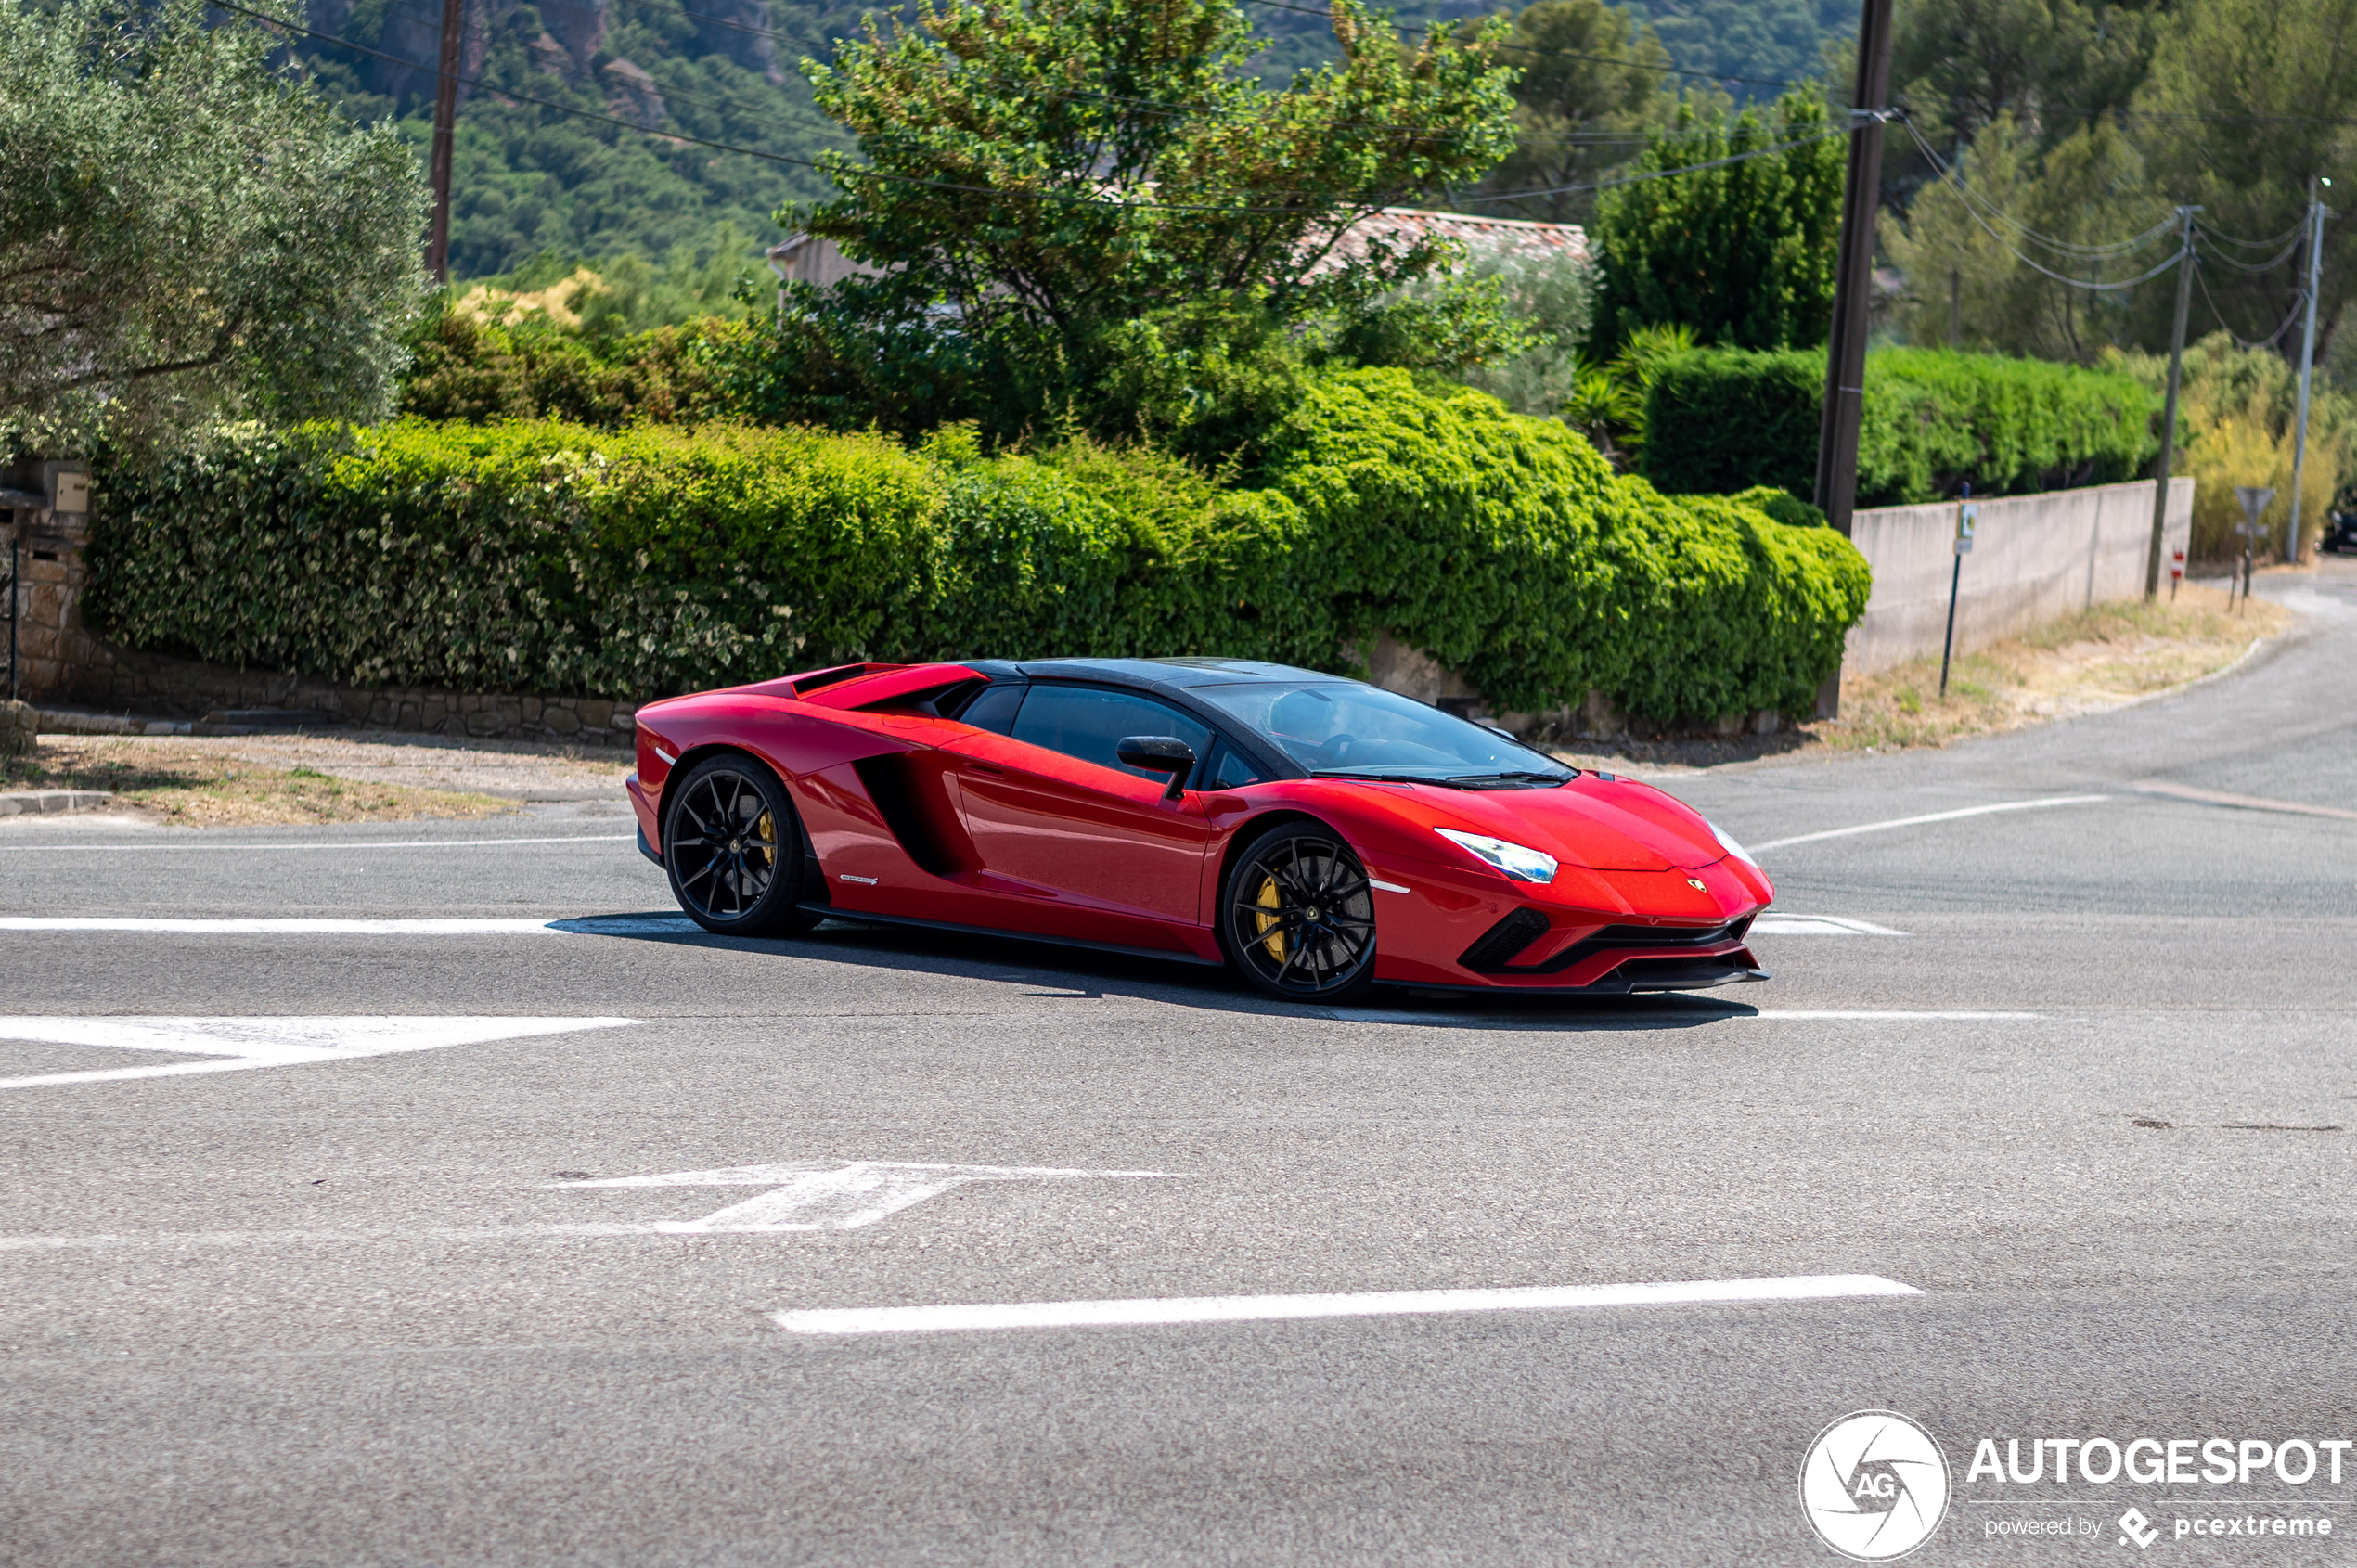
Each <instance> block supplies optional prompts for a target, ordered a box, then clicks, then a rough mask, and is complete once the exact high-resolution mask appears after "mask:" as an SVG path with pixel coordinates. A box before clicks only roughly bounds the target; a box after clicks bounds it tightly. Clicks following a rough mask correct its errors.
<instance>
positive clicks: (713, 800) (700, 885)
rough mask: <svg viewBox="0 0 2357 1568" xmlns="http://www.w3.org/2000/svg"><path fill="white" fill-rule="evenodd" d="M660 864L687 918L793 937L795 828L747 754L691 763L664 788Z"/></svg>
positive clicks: (734, 932) (781, 798) (799, 914)
mask: <svg viewBox="0 0 2357 1568" xmlns="http://www.w3.org/2000/svg"><path fill="white" fill-rule="evenodd" d="M663 865H664V867H665V868H667V869H668V870H669V871H670V873H671V894H672V896H673V897H674V898H676V899H677V900H678V901H679V907H680V908H682V909H684V910H686V911H687V912H688V918H689V919H692V920H694V921H695V922H696V924H698V925H700V926H702V927H703V929H704V930H706V931H708V932H716V933H717V934H719V935H722V936H798V935H800V934H801V933H802V932H806V931H808V930H810V928H811V927H813V926H815V925H817V924H818V921H819V919H820V917H818V916H817V915H810V914H805V913H804V912H803V911H802V910H800V909H797V908H795V907H794V904H795V902H796V901H797V900H798V899H799V898H800V897H801V893H802V872H803V854H802V831H801V829H800V826H799V824H798V822H797V821H796V818H795V816H794V809H793V802H792V799H791V798H789V797H788V796H787V794H786V787H785V784H784V783H783V781H781V780H780V779H779V778H778V776H777V775H776V774H774V773H772V772H770V771H769V769H768V768H766V766H764V765H761V764H760V763H757V762H755V761H753V759H752V758H751V757H747V756H742V755H739V754H736V753H733V752H731V753H728V754H725V755H722V756H716V757H710V758H707V759H706V760H704V761H703V762H701V763H698V764H697V765H695V767H694V768H693V769H692V770H691V771H690V772H689V775H688V777H687V778H683V779H681V780H680V781H679V782H678V784H677V785H676V786H675V787H674V788H673V790H671V799H670V804H669V807H668V808H667V809H666V810H665V812H664V814H663Z"/></svg>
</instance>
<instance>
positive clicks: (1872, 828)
mask: <svg viewBox="0 0 2357 1568" xmlns="http://www.w3.org/2000/svg"><path fill="white" fill-rule="evenodd" d="M2109 799H2111V797H2110V796H2109V795H2049V796H2047V797H2046V798H2045V799H2043V800H2037V801H2006V802H2004V803H2002V804H1999V805H1970V806H1966V807H1964V809H1963V810H1962V811H1934V812H1926V814H1925V815H1923V816H1894V817H1892V818H1891V819H1890V820H1889V821H1887V822H1861V823H1860V824H1859V825H1858V826H1857V827H1855V828H1828V829H1825V830H1824V831H1823V832H1822V833H1796V834H1794V835H1793V836H1792V837H1791V838H1788V839H1770V840H1769V841H1768V842H1765V843H1758V844H1754V845H1752V846H1751V848H1752V853H1753V854H1755V855H1757V854H1758V853H1759V852H1760V851H1761V850H1768V849H1784V848H1785V847H1786V846H1788V845H1791V844H1813V843H1815V842H1818V841H1819V840H1820V839H1847V838H1849V837H1852V836H1853V835H1855V834H1859V833H1887V832H1888V831H1890V830H1891V829H1894V828H1917V827H1921V826H1922V825H1923V824H1925V823H1926V822H1957V821H1961V820H1963V819H1964V817H1967V816H1993V815H1995V814H1996V813H1998V812H2001V811H2043V810H2045V809H2046V808H2047V807H2049V806H2058V805H2092V804H2093V803H2095V802H2097V801H2107V800H2109Z"/></svg>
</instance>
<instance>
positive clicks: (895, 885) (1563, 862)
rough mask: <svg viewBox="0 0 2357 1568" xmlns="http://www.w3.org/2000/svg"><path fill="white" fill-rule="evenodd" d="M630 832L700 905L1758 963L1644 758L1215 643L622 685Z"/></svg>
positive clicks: (1162, 944) (1448, 979)
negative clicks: (722, 686)
mask: <svg viewBox="0 0 2357 1568" xmlns="http://www.w3.org/2000/svg"><path fill="white" fill-rule="evenodd" d="M627 787H628V790H629V793H630V799H631V803H632V805H633V806H634V807H635V808H636V810H637V814H638V825H639V847H640V848H641V849H642V850H644V851H645V852H646V853H647V854H648V855H649V856H650V858H653V859H655V860H656V861H658V862H659V863H661V864H662V865H663V867H664V868H666V869H667V870H668V872H669V873H670V878H671V887H672V892H673V893H674V894H675V895H676V897H677V898H678V901H679V906H680V907H681V908H682V909H684V910H686V911H687V912H688V914H689V916H691V917H692V918H693V919H695V920H696V921H697V922H698V923H699V924H701V925H702V926H703V927H704V929H705V930H707V931H712V932H720V933H722V934H725V935H732V936H790V935H794V934H797V933H800V932H806V931H808V930H810V929H811V928H812V927H814V926H816V925H817V924H818V922H819V921H820V920H822V919H827V918H829V917H831V916H832V917H840V918H843V919H853V920H867V921H876V922H881V923H885V924H899V925H917V926H930V927H935V928H946V929H948V930H953V931H969V932H990V933H994V934H1003V935H1009V936H1019V937H1029V938H1036V939H1038V940H1043V941H1048V942H1056V943H1064V944H1071V945H1081V946H1088V947H1097V948H1110V949H1114V950H1117V951H1126V952H1134V953H1141V954H1150V955H1153V956H1154V957H1158V958H1176V959H1181V960H1185V961H1189V962H1194V963H1202V964H1221V963H1229V964H1233V965H1235V966H1236V967H1237V968H1238V969H1239V970H1242V971H1243V973H1244V974H1245V975H1246V976H1247V977H1248V978H1249V979H1250V980H1251V981H1252V983H1254V984H1255V985H1256V986H1258V987H1259V988H1260V989H1261V990H1263V991H1266V992H1268V993H1269V994H1271V995H1273V996H1281V997H1284V998H1288V999H1292V1000H1320V1001H1329V1000H1340V999H1346V998H1351V997H1356V996H1360V995H1362V994H1363V993H1364V992H1365V991H1366V990H1367V989H1368V988H1369V987H1370V986H1372V985H1373V984H1376V983H1395V984H1398V985H1404V986H1410V987H1415V988H1420V989H1431V990H1439V991H1456V992H1472V991H1483V992H1498V991H1517V992H1542V993H1569V994H1584V995H1615V994H1625V993H1628V992H1631V991H1686V990H1695V989H1700V988H1703V987H1707V986H1712V985H1720V984H1725V983H1729V982H1732V981H1747V980H1765V979H1766V978H1767V976H1766V975H1765V974H1763V973H1761V972H1760V970H1759V967H1758V962H1757V961H1756V960H1755V959H1754V958H1753V957H1752V955H1751V952H1750V950H1749V949H1748V948H1747V947H1745V945H1744V933H1745V931H1746V930H1747V929H1748V927H1749V926H1750V924H1751V921H1752V919H1753V917H1754V916H1756V915H1757V914H1758V912H1759V910H1760V909H1761V908H1763V907H1765V906H1766V905H1767V904H1768V903H1769V902H1770V900H1771V899H1772V898H1773V897H1774V890H1773V889H1772V888H1771V886H1770V885H1769V882H1768V879H1767V877H1766V875H1765V874H1764V873H1762V872H1761V870H1760V869H1759V868H1758V866H1757V865H1756V864H1754V863H1753V862H1752V860H1751V858H1750V856H1749V855H1746V854H1745V852H1744V851H1743V849H1742V848H1741V847H1740V846H1739V845H1737V844H1735V843H1734V842H1732V840H1730V839H1728V838H1727V837H1726V836H1725V835H1723V834H1721V833H1719V831H1718V830H1717V829H1714V828H1713V827H1712V826H1711V825H1710V824H1709V823H1708V822H1707V821H1705V820H1704V819H1703V818H1702V817H1701V816H1697V815H1696V814H1695V813H1694V812H1693V811H1691V810H1689V809H1688V808H1687V807H1686V806H1684V805H1683V804H1681V803H1679V802H1678V801H1676V800H1674V799H1672V798H1671V797H1670V796H1668V795H1667V794H1665V793H1663V792H1662V791H1661V790H1656V789H1654V788H1653V787H1651V786H1650V785H1646V784H1642V783H1639V782H1637V781H1636V780H1634V779H1629V778H1616V777H1614V776H1613V775H1611V774H1608V773H1598V772H1592V771H1584V770H1580V769H1576V768H1572V767H1569V766H1566V765H1564V764H1563V763H1561V762H1558V761H1556V760H1555V759H1554V758H1552V757H1551V756H1548V755H1547V754H1546V753H1544V752H1539V751H1537V750H1534V749H1532V748H1530V747H1528V746H1526V745H1524V744H1522V743H1521V742H1520V741H1517V740H1515V739H1513V738H1512V737H1510V736H1508V735H1506V734H1505V733H1504V732H1502V731H1500V730H1496V729H1492V728H1490V727H1488V726H1484V725H1479V724H1475V723H1473V722H1470V721H1468V720H1465V719H1462V718H1459V717H1456V716H1455V715H1453V714H1449V713H1443V712H1441V711H1440V710H1438V709H1436V708H1432V707H1428V706H1426V705H1425V704H1423V703H1421V702H1416V701H1413V700H1410V699H1408V698H1405V697H1401V696H1398V695H1396V694H1395V693H1392V692H1388V691H1385V690H1382V689H1381V688H1376V687H1372V686H1368V685H1366V684H1364V683H1362V682H1359V681H1352V680H1344V679H1340V678H1338V677H1335V676H1333V675H1320V674H1319V673H1317V672H1315V671H1312V670H1298V669H1289V668H1286V667H1285V666H1282V665H1277V664H1261V663H1252V662H1243V661H1237V660H1217V659H1167V660H1132V659H1058V660H1044V661H1037V662H1021V663H1010V662H998V661H993V660H969V661H966V662H960V663H936V664H908V665H900V664H844V665H839V666H836V667H834V668H831V669H824V670H813V671H810V672H808V673H807V674H805V675H789V676H787V677H785V678H783V679H780V680H771V681H763V682H759V683H757V684H755V685H752V686H742V687H734V688H728V689H726V690H720V691H707V692H701V693H698V694H696V695H694V696H689V697H678V698H672V699H669V700H664V701H660V702H654V703H650V704H649V705H647V706H646V707H643V708H641V709H639V710H638V772H637V773H636V774H634V775H633V776H632V777H631V778H630V779H629V781H628V786H627Z"/></svg>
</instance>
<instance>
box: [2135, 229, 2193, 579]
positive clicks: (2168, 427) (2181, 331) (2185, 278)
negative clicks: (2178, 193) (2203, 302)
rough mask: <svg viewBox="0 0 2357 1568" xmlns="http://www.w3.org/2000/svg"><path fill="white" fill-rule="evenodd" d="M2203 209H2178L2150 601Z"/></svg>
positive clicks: (2161, 542)
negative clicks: (2178, 235)
mask: <svg viewBox="0 0 2357 1568" xmlns="http://www.w3.org/2000/svg"><path fill="white" fill-rule="evenodd" d="M2200 211H2201V209H2200V208H2198V207H2180V208H2178V209H2177V220H2178V222H2179V223H2180V224H2181V225H2183V230H2182V232H2183V238H2182V239H2181V240H2179V241H2178V245H2177V324H2176V325H2175V326H2174V327H2172V328H2170V332H2169V401H2168V403H2167V404H2166V405H2164V406H2163V407H2162V409H2161V414H2160V467H2159V469H2158V470H2157V472H2158V475H2159V477H2158V478H2157V479H2156V480H2154V481H2153V542H2152V548H2151V550H2150V551H2149V552H2147V553H2146V555H2145V556H2144V601H2145V602H2146V603H2147V604H2149V603H2151V602H2152V601H2153V600H2155V599H2157V598H2160V554H2161V551H2162V550H2164V549H2165V548H2167V547H2168V544H2169V539H2168V533H2169V465H2170V463H2171V462H2173V461H2175V459H2176V456H2177V389H2178V387H2179V386H2180V385H2181V384H2182V383H2183V380H2184V379H2185V312H2186V311H2187V310H2188V309H2190V308H2192V305H2193V302H2194V265H2195V263H2194V214H2195V213H2196V212H2200Z"/></svg>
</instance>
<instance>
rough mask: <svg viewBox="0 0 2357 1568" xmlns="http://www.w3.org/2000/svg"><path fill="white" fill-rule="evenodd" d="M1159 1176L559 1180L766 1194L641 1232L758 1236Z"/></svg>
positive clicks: (1068, 1173) (1012, 1168) (737, 1171)
mask: <svg viewBox="0 0 2357 1568" xmlns="http://www.w3.org/2000/svg"><path fill="white" fill-rule="evenodd" d="M1168 1174H1169V1173H1168V1172H1166V1171H1074V1170H1063V1169H1060V1168H1056V1167H1051V1166H1033V1165H926V1164H912V1163H908V1162H905V1161H898V1160H854V1161H848V1162H844V1161H827V1160H807V1161H797V1162H792V1163H787V1164H781V1165H731V1166H728V1167H727V1168H726V1169H723V1170H715V1171H672V1172H668V1173H666V1174H664V1175H662V1176H613V1177H609V1178H607V1179H605V1180H602V1181H565V1182H557V1183H554V1184H553V1185H555V1186H558V1187H563V1188H576V1187H766V1188H768V1189H770V1190H769V1191H766V1192H764V1193H763V1194H761V1196H759V1197H758V1198H752V1199H748V1200H746V1201H745V1202H741V1203H732V1204H730V1205H729V1206H728V1207H727V1208H725V1209H721V1210H718V1211H716V1212H715V1213H713V1214H709V1215H704V1216H703V1218H702V1219H693V1220H663V1221H657V1222H656V1223H655V1224H653V1225H651V1226H649V1227H644V1228H647V1229H650V1230H653V1231H656V1232H659V1233H661V1234H663V1235H670V1236H695V1235H713V1234H722V1233H727V1234H744V1233H753V1234H762V1233H767V1232H773V1231H781V1230H857V1229H858V1228H859V1227H861V1226H863V1225H873V1224H874V1223H875V1222H876V1221H878V1220H880V1219H882V1218H883V1217H884V1216H885V1215H895V1214H898V1213H899V1212H900V1211H901V1210H903V1209H905V1208H908V1207H909V1206H910V1205H911V1204H915V1203H921V1202H924V1201H925V1200H926V1199H928V1198H934V1197H938V1196H939V1195H941V1194H942V1193H944V1192H947V1191H948V1190H949V1189H951V1188H953V1187H963V1186H965V1185H966V1184H967V1183H968V1182H973V1181H1032V1180H1040V1179H1070V1178H1074V1177H1091V1178H1094V1177H1112V1176H1166V1175H1168Z"/></svg>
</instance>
